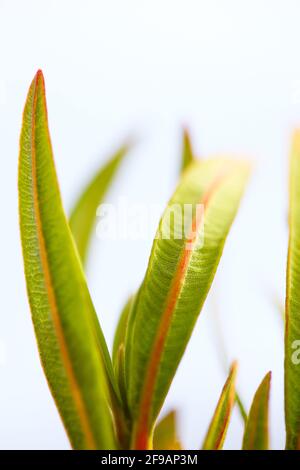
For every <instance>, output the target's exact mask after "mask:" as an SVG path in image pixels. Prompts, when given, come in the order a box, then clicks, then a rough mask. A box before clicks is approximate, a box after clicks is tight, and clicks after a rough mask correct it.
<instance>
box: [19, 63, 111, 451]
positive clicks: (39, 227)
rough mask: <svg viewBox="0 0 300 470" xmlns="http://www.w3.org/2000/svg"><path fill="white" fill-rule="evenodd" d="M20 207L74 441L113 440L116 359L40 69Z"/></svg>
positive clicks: (35, 290) (42, 346) (29, 108)
mask: <svg viewBox="0 0 300 470" xmlns="http://www.w3.org/2000/svg"><path fill="white" fill-rule="evenodd" d="M19 207H20V227H21V238H22V247H23V256H24V265H25V275H26V281H27V290H28V296H29V302H30V307H31V312H32V319H33V324H34V328H35V333H36V337H37V341H38V347H39V352H40V356H41V361H42V364H43V367H44V370H45V374H46V376H47V380H48V382H49V386H50V388H51V391H52V394H53V396H54V399H55V401H56V404H57V407H58V409H59V412H60V414H61V416H62V419H63V422H64V425H65V427H66V430H67V432H68V435H69V438H70V441H71V444H72V446H73V447H74V448H77V449H95V448H100V449H101V448H102V449H105V448H106V449H110V448H114V446H115V442H114V441H115V439H114V432H113V423H112V418H111V411H110V408H109V405H108V399H109V398H108V395H109V392H108V389H110V388H113V387H114V384H113V372H112V365H111V362H110V358H109V354H108V351H107V348H106V344H105V341H104V338H103V335H102V332H101V329H100V326H99V323H98V321H97V318H96V314H95V311H94V308H93V305H92V301H91V298H90V295H89V291H88V288H87V285H86V281H85V277H84V274H83V271H82V267H81V263H80V261H79V256H78V253H77V250H76V247H75V244H74V241H73V238H72V236H71V231H70V229H69V226H68V223H67V220H66V217H65V214H64V211H63V207H62V203H61V198H60V194H59V189H58V183H57V178H56V172H55V166H54V161H53V155H52V148H51V143H50V136H49V131H48V124H47V109H46V99H45V90H44V80H43V76H42V73H41V72H40V71H39V72H38V73H37V75H36V76H35V78H34V80H33V82H32V84H31V87H30V90H29V94H28V97H27V101H26V105H25V109H24V115H23V126H22V132H21V140H20V160H19ZM108 378H109V380H108ZM109 381H110V383H108V382H109Z"/></svg>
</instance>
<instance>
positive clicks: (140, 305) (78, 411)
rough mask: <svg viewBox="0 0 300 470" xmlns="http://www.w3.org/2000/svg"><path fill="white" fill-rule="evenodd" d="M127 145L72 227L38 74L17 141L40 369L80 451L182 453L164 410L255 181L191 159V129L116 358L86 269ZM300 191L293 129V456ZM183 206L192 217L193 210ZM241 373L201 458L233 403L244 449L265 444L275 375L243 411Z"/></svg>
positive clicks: (288, 416) (222, 162)
mask: <svg viewBox="0 0 300 470" xmlns="http://www.w3.org/2000/svg"><path fill="white" fill-rule="evenodd" d="M129 149H130V144H127V143H126V144H124V145H123V146H122V147H121V148H120V149H119V150H118V151H117V152H116V153H115V155H113V156H112V157H111V158H110V159H109V160H108V162H107V163H106V164H105V166H104V167H102V168H100V170H99V171H98V173H97V174H95V175H94V177H93V178H92V180H91V181H90V182H89V184H88V185H87V186H86V187H85V189H84V191H83V192H82V194H81V195H80V197H79V198H78V200H77V202H76V204H75V206H74V208H73V210H72V211H71V215H70V217H69V218H67V217H66V215H65V212H64V209H63V204H62V200H61V196H60V191H59V185H58V181H57V176H56V171H55V165H54V159H53V152H52V146H51V140H50V134H49V129H48V119H47V107H46V96H45V85H44V78H43V74H42V72H41V71H38V72H37V74H36V75H35V77H34V79H33V81H32V83H31V86H30V89H29V92H28V96H27V99H26V104H25V108H24V113H23V124H22V131H21V137H20V154H19V180H18V188H19V215H20V230H21V241H22V248H23V258H24V267H25V277H26V284H27V292H28V298H29V303H30V309H31V314H32V320H33V325H34V329H35V334H36V338H37V343H38V349H39V354H40V358H41V362H42V366H43V369H44V372H45V375H46V378H47V381H48V384H49V387H50V390H51V393H52V395H53V398H54V400H55V403H56V406H57V408H58V411H59V414H60V416H61V419H62V421H63V424H64V427H65V430H66V432H67V435H68V437H69V440H70V443H71V446H72V448H73V449H109V450H111V449H120V450H121V449H122V450H123V449H136V450H140V449H157V450H160V449H167V450H171V449H181V448H182V443H181V442H180V439H179V437H178V430H177V420H176V411H174V410H172V411H171V412H169V413H168V414H167V415H166V416H165V417H163V418H162V419H159V414H160V411H161V408H162V406H163V403H164V400H165V398H166V395H167V393H168V391H169V388H170V385H171V382H172V380H173V378H174V375H175V373H176V370H177V367H178V365H179V363H180V360H181V358H182V356H183V354H184V351H185V349H186V346H187V344H188V341H189V338H190V336H191V333H192V330H193V328H194V325H195V323H196V320H197V318H198V316H199V314H200V312H201V309H202V306H203V304H204V302H205V299H206V297H207V294H208V292H209V290H210V287H211V284H212V282H213V279H214V276H215V273H216V270H217V267H218V264H219V261H220V258H221V255H222V251H223V247H224V244H225V241H226V237H227V234H228V232H229V230H230V228H231V225H232V223H233V221H234V218H235V215H236V213H237V210H238V207H239V204H240V201H241V198H242V195H243V192H244V190H245V187H246V185H247V181H248V178H249V174H250V167H249V165H248V163H245V162H244V161H237V160H235V159H228V158H214V159H207V160H204V159H196V158H195V156H194V152H193V149H192V146H191V142H190V139H189V136H188V133H185V134H184V139H183V151H182V168H181V170H182V171H181V174H180V178H179V182H178V185H177V188H176V190H175V192H174V194H173V196H172V197H171V199H170V201H169V204H168V206H167V207H166V210H165V212H164V213H163V215H162V217H161V220H160V221H159V224H158V228H157V233H156V236H155V239H154V241H153V246H152V250H151V254H150V257H149V262H148V267H147V270H146V273H145V276H144V279H143V280H142V282H141V285H140V287H139V288H138V289H137V292H136V294H135V295H133V296H132V297H130V298H129V299H128V302H127V303H126V305H125V306H124V308H123V310H122V312H121V313H120V318H119V322H118V325H117V328H116V332H115V338H114V343H113V348H112V351H111V352H110V351H109V350H108V347H107V344H106V340H105V338H104V335H103V332H102V329H101V325H100V321H99V320H101V313H100V314H98V313H96V311H95V308H94V306H93V302H92V299H91V296H90V293H89V289H88V285H87V280H86V277H85V273H84V265H85V261H86V256H87V252H88V247H89V241H90V238H91V235H92V233H93V230H94V227H95V220H96V210H97V207H98V206H99V204H100V203H101V202H102V201H103V199H104V197H105V194H106V191H107V190H108V188H109V186H110V184H111V182H112V181H113V179H114V178H115V176H116V174H117V171H118V169H119V167H120V164H121V162H122V161H123V159H124V157H125V155H126V154H127V152H128V151H129ZM299 181H300V133H296V134H295V137H294V140H293V146H292V152H291V170H290V216H289V226H290V239H289V249H288V262H287V288H286V313H285V420H286V448H287V449H298V448H300V393H299V385H300V365H297V364H298V362H300V361H297V360H295V353H297V347H299V344H300V341H299V340H300V184H299ZM186 206H189V207H191V208H192V210H191V211H189V212H188V214H186V212H185V210H184V209H185V207H186ZM199 208H200V209H199ZM170 213H172V217H170ZM166 233H167V234H168V236H166ZM182 233H183V234H184V236H179V234H182ZM108 288H109V286H108ZM112 288H113V287H112ZM297 341H298V342H299V344H298V343H297ZM296 359H297V357H296ZM236 375H237V363H236V362H234V363H233V364H232V366H231V368H230V371H229V375H228V378H227V380H226V382H225V385H224V387H223V390H222V391H221V394H220V398H219V401H218V403H217V405H216V408H215V411H214V412H213V413H212V418H211V422H210V424H209V425H208V431H207V434H206V437H205V439H204V442H203V443H202V449H205V450H218V449H222V447H223V443H224V440H225V437H226V431H227V428H228V425H229V422H230V417H231V412H232V409H233V407H234V406H235V404H237V405H238V406H239V407H240V409H241V411H242V414H243V416H244V421H245V430H244V438H243V449H246V450H252V449H259V450H263V449H268V447H269V436H268V408H269V394H270V381H271V373H270V372H268V373H267V375H266V376H265V377H264V379H263V380H262V382H261V384H260V385H259V387H258V389H257V392H256V394H255V396H254V398H253V402H252V405H251V408H250V410H249V412H248V413H246V412H245V411H244V410H243V407H242V404H241V401H240V399H239V397H238V395H237V393H236V390H235V380H236ZM199 446H200V443H199Z"/></svg>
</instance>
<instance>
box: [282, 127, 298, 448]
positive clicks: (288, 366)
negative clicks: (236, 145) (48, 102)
mask: <svg viewBox="0 0 300 470" xmlns="http://www.w3.org/2000/svg"><path fill="white" fill-rule="evenodd" d="M289 211H290V212H289V227H290V238H289V250H288V263H287V285H286V312H285V362H284V369H285V423H286V447H287V449H300V393H299V391H300V364H299V363H300V131H298V132H296V133H295V135H294V139H293V145H292V151H291V162H290V208H289Z"/></svg>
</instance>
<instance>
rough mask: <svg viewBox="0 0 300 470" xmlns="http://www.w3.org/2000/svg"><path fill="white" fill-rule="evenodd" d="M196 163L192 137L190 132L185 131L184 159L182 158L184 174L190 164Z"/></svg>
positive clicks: (183, 143)
mask: <svg viewBox="0 0 300 470" xmlns="http://www.w3.org/2000/svg"><path fill="white" fill-rule="evenodd" d="M193 161H194V153H193V147H192V142H191V137H190V134H189V133H188V131H187V130H186V129H185V130H184V131H183V141H182V158H181V172H183V171H184V170H185V169H186V168H187V167H188V166H189V164H190V163H192V162H193Z"/></svg>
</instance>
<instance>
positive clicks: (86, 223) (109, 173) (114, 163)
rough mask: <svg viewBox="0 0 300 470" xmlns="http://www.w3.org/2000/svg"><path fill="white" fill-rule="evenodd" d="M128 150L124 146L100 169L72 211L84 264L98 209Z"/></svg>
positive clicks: (71, 218) (74, 229)
mask: <svg viewBox="0 0 300 470" xmlns="http://www.w3.org/2000/svg"><path fill="white" fill-rule="evenodd" d="M128 149H129V144H124V145H123V146H122V147H120V149H119V150H118V151H117V152H116V153H115V154H114V155H113V157H112V158H111V159H110V160H109V161H108V162H107V163H106V164H105V165H104V166H103V167H101V168H100V170H99V171H98V172H97V173H96V175H95V176H94V177H93V178H92V180H91V181H90V182H89V183H88V184H87V186H86V187H85V188H84V190H83V192H82V193H81V194H80V196H79V198H78V200H77V201H76V203H75V204H74V208H73V209H72V211H71V215H70V221H69V223H70V227H71V230H72V233H73V237H74V239H75V241H76V244H77V248H78V251H79V254H80V257H81V260H82V262H83V263H84V262H85V260H86V255H87V249H88V244H89V240H90V237H91V233H92V230H93V227H94V224H95V220H96V211H97V207H98V206H99V204H101V202H102V201H103V198H104V197H105V195H106V193H107V191H108V189H109V187H110V185H111V183H112V182H113V179H114V177H115V175H116V173H117V170H118V169H119V166H120V164H121V162H122V160H123V158H124V156H125V155H126V153H127V152H128Z"/></svg>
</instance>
